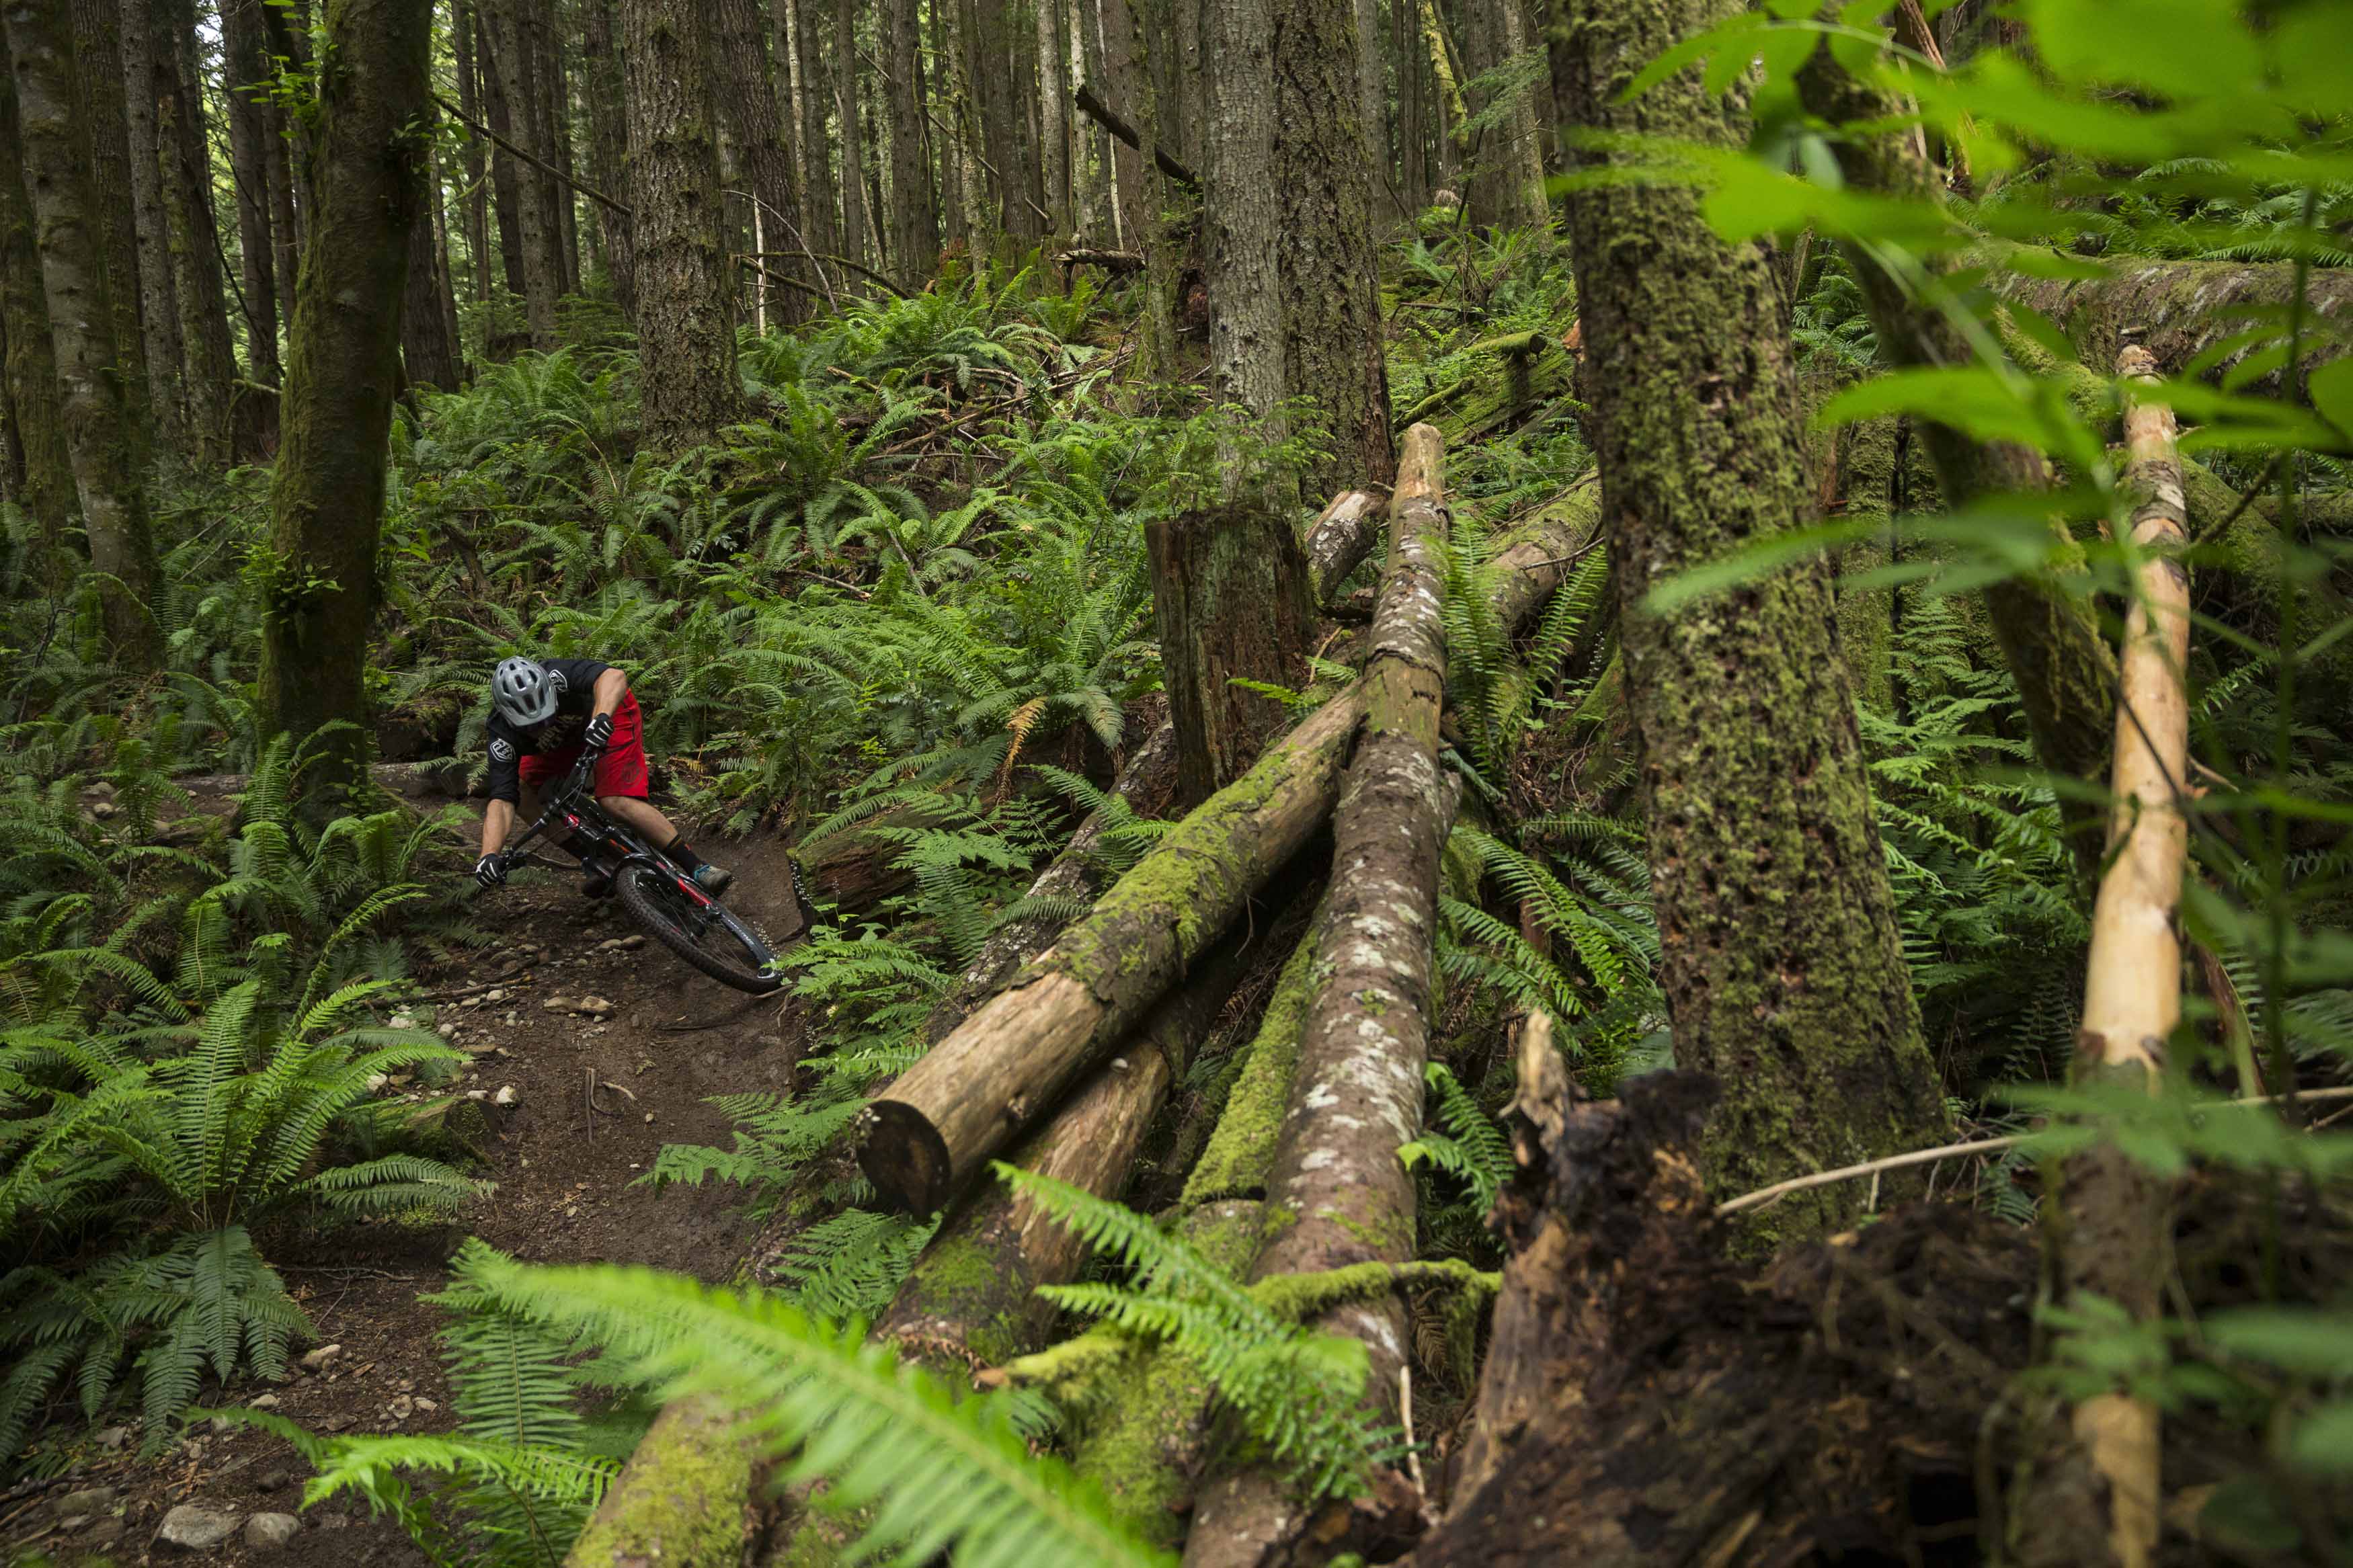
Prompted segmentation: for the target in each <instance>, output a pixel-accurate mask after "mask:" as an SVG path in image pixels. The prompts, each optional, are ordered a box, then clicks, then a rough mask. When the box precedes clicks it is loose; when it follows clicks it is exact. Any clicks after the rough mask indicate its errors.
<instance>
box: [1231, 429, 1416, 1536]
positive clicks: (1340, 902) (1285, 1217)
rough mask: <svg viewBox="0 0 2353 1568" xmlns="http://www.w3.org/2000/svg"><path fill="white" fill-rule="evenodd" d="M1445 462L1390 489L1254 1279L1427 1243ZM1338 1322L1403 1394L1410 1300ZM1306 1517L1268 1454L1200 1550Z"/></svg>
mask: <svg viewBox="0 0 2353 1568" xmlns="http://www.w3.org/2000/svg"><path fill="white" fill-rule="evenodd" d="M1444 465H1445V445H1444V441H1443V439H1442V438H1441V437H1440V435H1439V433H1438V432H1437V431H1436V430H1435V429H1433V428H1432V427H1431V426H1427V425H1417V426H1414V427H1413V428H1412V429H1410V430H1409V431H1407V432H1406V437H1405V443H1404V451H1403V454H1402V458H1401V460H1400V461H1399V464H1398V487H1397V493H1396V495H1395V496H1394V497H1392V498H1391V500H1390V502H1389V571H1388V575H1387V577H1386V578H1385V579H1384V580H1383V583H1382V585H1381V599H1380V607H1379V609H1378V610H1377V612H1376V613H1375V615H1374V619H1373V629H1372V637H1371V642H1372V658H1371V659H1370V661H1369V662H1368V663H1367V665H1366V670H1365V677H1364V687H1365V691H1366V700H1365V709H1366V714H1365V732H1364V736H1363V738H1362V740H1360V741H1359V742H1357V746H1356V754H1355V756H1354V757H1353V758H1351V759H1350V761H1349V763H1348V771H1347V780H1346V784H1345V788H1344V790H1343V793H1342V795H1341V798H1340V801H1339V804H1338V806H1337V807H1336V809H1335V812H1334V814H1333V824H1332V828H1333V849H1332V887H1331V890H1330V892H1329V893H1327V894H1326V895H1325V912H1324V919H1323V921H1320V922H1319V924H1318V927H1317V931H1316V953H1315V963H1314V996H1313V999H1312V1000H1311V1001H1310V1002H1309V1003H1308V1005H1307V1009H1306V1014H1305V1016H1304V1018H1303V1021H1302V1023H1301V1026H1300V1036H1299V1059H1298V1062H1297V1065H1296V1067H1295V1068H1294V1069H1293V1082H1292V1093H1291V1100H1290V1108H1289V1110H1287V1111H1286V1113H1285V1114H1284V1117H1283V1121H1282V1130H1281V1131H1280V1133H1279V1134H1278V1135H1277V1137H1276V1140H1275V1147H1274V1154H1273V1158H1272V1160H1271V1164H1270V1168H1269V1171H1268V1174H1267V1202H1268V1205H1269V1206H1270V1207H1271V1209H1273V1210H1276V1211H1278V1212H1279V1213H1280V1214H1281V1215H1282V1222H1283V1223H1282V1224H1281V1225H1279V1226H1270V1227H1269V1228H1268V1231H1267V1237H1266V1240H1265V1241H1264V1242H1263V1243H1262V1244H1261V1247H1259V1252H1258V1257H1257V1258H1256V1259H1255V1260H1254V1261H1253V1262H1252V1265H1251V1277H1252V1279H1270V1278H1272V1277H1275V1276H1279V1275H1294V1274H1314V1273H1322V1272H1324V1271H1327V1270H1330V1269H1335V1268H1344V1267H1346V1266H1348V1265H1351V1264H1358V1263H1389V1264H1397V1263H1403V1262H1404V1261H1406V1260H1407V1259H1408V1258H1411V1257H1412V1256H1413V1246H1414V1185H1413V1178H1412V1176H1411V1174H1410V1173H1409V1172H1408V1171H1407V1170H1406V1168H1405V1166H1404V1164H1403V1163H1402V1162H1401V1161H1399V1160H1398V1148H1399V1147H1400V1146H1401V1145H1403V1144H1405V1143H1408V1142H1412V1140H1413V1138H1414V1136H1415V1134H1416V1133H1418V1132H1419V1131H1420V1128H1421V1105H1422V1082H1421V1073H1422V1067H1423V1064H1424V1062H1425V1061H1426V1060H1427V1059H1428V1057H1429V1045H1430V1023H1429V1017H1430V975H1431V970H1432V967H1433V963H1434V956H1433V943H1434V941H1435V939H1436V935H1437V930H1438V861H1439V852H1440V848H1441V847H1442V846H1443V844H1444V841H1445V837H1446V821H1447V818H1448V817H1449V816H1451V810H1450V805H1451V796H1450V795H1449V792H1448V791H1447V790H1446V788H1445V787H1444V785H1443V783H1442V781H1441V779H1440V774H1439V770H1438V721H1439V711H1440V705H1441V704H1442V703H1443V701H1444V699H1445V693H1446V640H1445V628H1444V625H1443V622H1442V620H1441V618H1440V607H1441V605H1442V602H1443V579H1442V577H1441V576H1440V570H1439V564H1438V553H1439V550H1440V546H1441V544H1442V543H1443V542H1444V540H1445V536H1446V514H1445V493H1446V481H1445V473H1444ZM1320 1326H1321V1327H1322V1328H1323V1330H1324V1331H1325V1332H1330V1333H1343V1334H1347V1335H1350V1336H1351V1337H1353V1338H1356V1339H1357V1340H1360V1341H1362V1342H1364V1345H1365V1348H1366V1352H1367V1359H1368V1363H1369V1375H1368V1378H1367V1384H1366V1397H1367V1401H1368V1403H1370V1404H1371V1405H1374V1406H1375V1407H1376V1408H1377V1409H1381V1410H1388V1409H1392V1408H1394V1405H1395V1399H1396V1390H1397V1387H1398V1373H1399V1371H1400V1369H1401V1368H1402V1367H1403V1366H1404V1364H1405V1358H1406V1342H1405V1329H1406V1322H1405V1307H1404V1303H1403V1302H1402V1301H1401V1300H1399V1299H1398V1297H1396V1296H1395V1295H1394V1294H1384V1295H1382V1296H1378V1297H1376V1298H1373V1299H1370V1300H1364V1301H1359V1302H1354V1303H1351V1304H1349V1305H1346V1306H1344V1307H1340V1308H1337V1309H1335V1310H1333V1311H1331V1312H1330V1313H1328V1314H1326V1315H1325V1316H1324V1319H1323V1320H1322V1321H1321V1324H1320ZM1303 1522H1304V1521H1303V1516H1302V1513H1301V1510H1299V1509H1298V1508H1297V1507H1296V1505H1295V1504H1294V1502H1293V1500H1292V1499H1291V1497H1290V1496H1289V1495H1288V1492H1287V1489H1285V1488H1284V1487H1283V1485H1282V1482H1281V1480H1280V1479H1278V1478H1276V1477H1273V1476H1271V1475H1268V1474H1266V1473H1264V1472H1263V1471H1262V1470H1260V1469H1256V1468H1253V1469H1251V1470H1249V1471H1246V1472H1243V1473H1240V1474H1238V1475H1234V1476H1231V1477H1229V1478H1228V1479H1226V1480H1225V1481H1224V1482H1223V1483H1222V1484H1218V1485H1215V1486H1213V1487H1212V1488H1210V1489H1208V1491H1206V1492H1205V1493H1204V1494H1203V1497H1202V1500H1201V1506H1200V1509H1199V1510H1198V1514H1197V1515H1196V1518H1195V1521H1194V1527H1193V1531H1192V1533H1191V1534H1190V1535H1189V1536H1188V1537H1187V1541H1186V1546H1185V1561H1186V1562H1187V1563H1188V1564H1194V1565H1201V1568H1208V1565H1216V1568H1229V1565H1230V1568H1245V1565H1254V1564H1257V1563H1260V1562H1261V1561H1262V1560H1263V1559H1264V1558H1265V1556H1266V1554H1267V1553H1268V1552H1270V1551H1271V1550H1273V1549H1274V1548H1276V1547H1277V1546H1278V1545H1279V1544H1281V1543H1282V1542H1284V1541H1286V1540H1288V1539H1289V1538H1291V1537H1292V1536H1293V1534H1294V1533H1295V1532H1296V1531H1297V1530H1298V1528H1299V1527H1300V1525H1301V1524H1302V1523H1303Z"/></svg>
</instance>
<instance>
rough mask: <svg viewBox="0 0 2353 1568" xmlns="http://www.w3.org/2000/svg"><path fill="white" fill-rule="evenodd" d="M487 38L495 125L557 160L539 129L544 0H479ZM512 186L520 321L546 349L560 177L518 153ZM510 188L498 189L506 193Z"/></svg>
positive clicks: (560, 279) (550, 345)
mask: <svg viewBox="0 0 2353 1568" xmlns="http://www.w3.org/2000/svg"><path fill="white" fill-rule="evenodd" d="M478 3H479V4H480V8H481V9H480V16H481V22H482V28H483V35H484V41H485V42H486V43H487V44H488V45H489V49H488V51H487V52H488V55H489V58H490V64H491V71H492V72H493V74H494V76H495V79H496V80H497V83H498V92H497V95H496V97H495V99H494V100H493V102H494V104H497V103H501V102H502V103H503V105H504V108H505V112H506V120H507V123H506V124H505V125H500V124H498V123H497V122H496V121H492V124H491V129H492V130H494V131H497V132H499V133H500V134H501V135H502V136H504V137H506V138H507V140H509V141H510V142H513V143H514V144H515V145H516V146H518V147H520V148H522V150H523V151H524V152H526V153H530V154H531V155H532V156H533V158H536V159H539V160H540V161H541V162H542V163H552V162H554V148H553V147H551V146H549V145H548V144H547V141H546V139H545V138H544V137H543V134H542V132H543V131H544V130H545V129H546V125H547V121H546V120H545V118H544V116H543V113H542V110H541V106H540V102H539V99H540V93H541V91H542V89H543V85H544V84H543V83H541V82H540V81H539V80H538V79H537V78H538V73H537V72H536V71H535V70H534V69H533V64H534V62H535V60H536V58H537V50H536V49H535V47H534V44H535V40H536V37H537V31H536V30H537V28H538V26H540V25H541V24H540V21H539V11H540V7H541V6H542V5H544V4H546V0H478ZM507 162H508V163H509V164H510V166H511V167H512V176H511V178H512V185H513V190H514V216H515V226H514V227H515V232H514V242H515V245H516V246H517V247H518V251H517V255H516V258H515V262H516V265H515V267H514V268H512V270H511V272H510V274H509V276H510V277H512V276H514V275H515V273H517V272H519V273H520V274H521V277H522V289H521V292H522V311H523V320H524V321H525V323H526V324H527V325H528V326H529V328H530V331H531V346H532V347H533V348H535V349H538V350H539V351H541V352H542V353H547V352H549V351H551V350H553V349H554V347H555V344H556V330H555V301H556V298H557V296H558V295H560V294H561V293H562V292H563V291H564V273H563V263H562V261H561V259H560V258H559V256H558V253H557V246H558V244H559V243H560V241H561V238H562V235H561V233H560V232H559V226H558V223H557V218H556V212H555V194H554V187H555V182H554V178H553V177H552V176H550V175H548V174H543V173H542V172H541V171H540V170H538V169H536V168H533V166H532V165H530V164H529V163H524V162H523V161H522V160H521V159H519V158H510V159H508V160H507ZM505 195H506V192H505V188H504V187H503V186H502V187H501V192H500V196H501V201H502V202H503V201H504V199H505Z"/></svg>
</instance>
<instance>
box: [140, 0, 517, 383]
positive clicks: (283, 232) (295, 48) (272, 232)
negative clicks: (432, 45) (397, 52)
mask: <svg viewBox="0 0 2353 1568" xmlns="http://www.w3.org/2000/svg"><path fill="white" fill-rule="evenodd" d="M134 3H135V0H134ZM259 9H260V13H261V37H262V46H263V47H264V48H265V49H266V50H268V52H269V55H270V56H271V58H283V59H285V60H287V61H288V62H289V67H288V68H289V69H294V70H299V69H301V68H302V65H303V62H304V56H305V49H304V46H303V43H302V40H301V37H300V36H299V35H298V34H297V33H296V31H295V29H294V28H293V27H291V26H289V25H288V22H287V17H286V15H285V12H284V10H283V9H282V8H281V7H279V6H276V5H262V6H261V7H260V8H259ZM453 23H454V24H455V25H454V26H453V28H452V30H453V31H456V32H459V34H460V36H461V37H462V36H464V35H465V33H470V31H471V25H470V23H469V22H467V20H466V12H465V10H464V8H463V7H462V6H460V7H459V9H458V10H457V12H456V14H455V16H454V17H453ZM461 30H462V31H461ZM465 47H466V46H464V45H460V46H459V50H460V53H459V58H461V59H462V58H464V49H465ZM260 108H261V128H262V132H263V134H262V139H261V147H262V169H263V172H264V174H266V175H267V177H268V180H269V240H270V243H271V244H272V245H274V246H275V247H277V250H278V254H277V256H276V258H274V270H275V272H276V274H277V278H278V320H279V321H280V322H282V323H285V324H287V325H291V324H292V322H293V321H294V291H295V284H296V282H297V281H298V279H299V275H300V274H301V269H302V237H303V226H304V225H305V224H306V223H307V222H308V221H309V219H310V216H311V195H312V192H311V188H310V186H309V184H307V183H305V182H304V181H303V180H301V179H300V178H298V177H297V175H296V174H295V152H294V137H295V123H294V121H293V119H292V117H291V116H290V115H289V114H288V113H287V111H286V110H285V109H284V108H283V107H282V106H281V105H280V104H279V103H278V102H277V101H276V100H271V101H269V102H267V103H264V104H262V105H261V106H260ZM298 191H299V192H300V195H299V196H298V195H297V192H298ZM477 199H480V198H479V197H478V198H477ZM280 385H281V386H282V385H283V382H282V381H281V382H280Z"/></svg>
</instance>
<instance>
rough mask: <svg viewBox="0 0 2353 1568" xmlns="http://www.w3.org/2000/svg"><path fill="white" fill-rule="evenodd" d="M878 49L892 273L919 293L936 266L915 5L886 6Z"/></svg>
mask: <svg viewBox="0 0 2353 1568" xmlns="http://www.w3.org/2000/svg"><path fill="white" fill-rule="evenodd" d="M887 3H888V9H887V10H886V11H885V13H884V21H883V33H884V37H883V47H884V48H885V50H886V51H887V53H888V55H889V58H890V66H891V81H890V104H891V271H892V276H894V277H896V278H897V279H899V284H900V286H901V287H902V288H904V289H921V288H922V287H923V285H924V284H926V283H928V282H930V281H931V279H932V274H933V273H934V272H936V271H938V270H939V266H940V216H939V207H938V202H937V200H936V199H935V198H934V195H933V194H932V156H931V134H930V131H929V129H928V128H927V127H926V125H925V124H924V121H923V111H924V108H925V104H926V100H927V95H926V93H925V91H924V72H923V47H922V46H923V16H922V7H921V6H920V5H918V3H917V0H887Z"/></svg>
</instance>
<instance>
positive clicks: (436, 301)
mask: <svg viewBox="0 0 2353 1568" xmlns="http://www.w3.org/2000/svg"><path fill="white" fill-rule="evenodd" d="M426 195H427V200H428V201H430V200H431V199H432V198H433V192H432V187H431V186H430V184H428V185H427V193H426ZM448 292H449V268H448V256H447V255H446V254H444V253H443V251H442V249H441V234H440V230H439V229H438V227H437V226H435V224H434V222H433V215H432V214H431V213H430V212H429V211H428V212H427V213H426V214H424V215H423V216H421V217H419V218H418V220H417V223H416V224H414V225H413V226H411V227H410V228H409V231H408V299H407V301H406V304H405V305H404V306H403V308H402V311H401V327H400V342H401V363H402V365H403V367H404V368H405V369H406V372H407V375H408V382H409V384H410V385H412V386H430V387H433V388H435V389H437V390H438V391H441V392H455V391H457V390H458V385H459V382H461V381H462V380H464V378H465V356H464V354H463V353H460V352H459V347H458V336H457V333H456V332H454V331H451V330H450V328H451V318H450V316H449V315H448V312H447V311H446V310H444V309H443V303H442V302H443V300H445V299H446V298H447V297H448Z"/></svg>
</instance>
